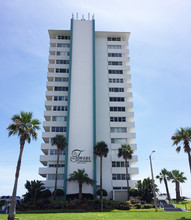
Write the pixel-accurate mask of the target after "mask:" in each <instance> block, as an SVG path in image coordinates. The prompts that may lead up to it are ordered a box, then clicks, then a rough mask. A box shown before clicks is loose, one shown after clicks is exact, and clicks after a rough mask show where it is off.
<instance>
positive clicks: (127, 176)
mask: <svg viewBox="0 0 191 220" xmlns="http://www.w3.org/2000/svg"><path fill="white" fill-rule="evenodd" d="M125 168H126V178H127V200H130V195H129V175H128V174H129V173H128V164H127V159H125Z"/></svg>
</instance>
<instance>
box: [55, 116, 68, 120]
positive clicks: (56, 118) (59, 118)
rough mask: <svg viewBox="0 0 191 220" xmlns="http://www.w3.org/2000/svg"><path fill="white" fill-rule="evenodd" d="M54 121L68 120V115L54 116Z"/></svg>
mask: <svg viewBox="0 0 191 220" xmlns="http://www.w3.org/2000/svg"><path fill="white" fill-rule="evenodd" d="M52 121H67V117H66V116H52Z"/></svg>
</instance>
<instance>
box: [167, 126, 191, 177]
mask: <svg viewBox="0 0 191 220" xmlns="http://www.w3.org/2000/svg"><path fill="white" fill-rule="evenodd" d="M171 139H172V140H173V145H177V146H178V147H177V148H176V151H177V152H178V153H179V152H180V150H181V145H183V148H184V152H185V153H187V154H188V162H189V166H190V173H191V148H190V142H191V128H180V130H177V131H176V133H175V134H174V136H172V137H171Z"/></svg>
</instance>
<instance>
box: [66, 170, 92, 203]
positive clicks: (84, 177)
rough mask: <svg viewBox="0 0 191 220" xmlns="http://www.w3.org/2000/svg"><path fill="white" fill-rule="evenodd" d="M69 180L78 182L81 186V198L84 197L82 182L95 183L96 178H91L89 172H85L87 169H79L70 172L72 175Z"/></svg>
mask: <svg viewBox="0 0 191 220" xmlns="http://www.w3.org/2000/svg"><path fill="white" fill-rule="evenodd" d="M67 180H68V181H69V182H71V181H72V182H78V186H79V199H82V184H83V183H86V184H88V185H89V184H90V185H93V184H94V180H92V179H90V178H89V177H88V174H87V173H85V170H84V169H83V170H80V169H78V171H74V172H73V173H71V174H70V177H69V178H68V179H67Z"/></svg>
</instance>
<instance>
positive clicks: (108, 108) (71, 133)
mask: <svg viewBox="0 0 191 220" xmlns="http://www.w3.org/2000/svg"><path fill="white" fill-rule="evenodd" d="M129 35H130V33H129V32H99V31H95V21H94V18H92V20H91V19H88V20H85V19H84V18H82V19H80V20H78V19H74V18H72V19H71V29H70V30H49V36H50V48H49V64H48V73H47V78H48V81H47V84H46V86H47V91H46V101H45V108H46V110H45V112H44V117H45V121H44V123H43V127H44V132H43V133H42V138H43V141H44V143H43V144H42V146H41V150H42V152H43V155H41V156H40V162H41V163H42V165H43V166H44V167H43V168H40V169H39V174H40V175H41V176H42V177H44V178H45V181H44V183H45V186H46V188H49V189H50V190H53V188H54V183H55V170H56V168H55V167H56V158H57V148H56V146H52V144H51V139H52V138H53V137H55V136H56V135H57V134H63V135H64V136H65V137H66V139H67V143H68V146H67V148H66V150H65V152H61V155H60V164H59V169H58V188H62V189H64V191H65V194H73V193H78V185H77V183H75V182H74V183H72V182H70V183H68V182H67V181H66V179H67V178H68V177H69V175H70V174H71V173H73V172H74V171H77V170H78V169H85V171H86V173H87V174H88V175H89V177H90V178H92V179H94V180H95V181H96V184H95V186H94V187H92V186H89V185H83V192H84V193H92V194H94V195H95V193H96V190H97V189H99V170H100V169H99V158H96V156H95V155H94V153H93V147H94V146H95V144H96V143H97V142H99V141H105V142H106V143H107V145H108V148H109V153H108V156H107V157H106V158H104V159H103V189H105V190H106V191H107V193H108V198H113V199H123V198H124V195H125V196H126V194H125V193H124V191H126V170H125V163H124V160H123V158H118V156H117V154H118V148H120V147H121V144H126V143H127V144H130V145H131V147H132V149H133V150H134V151H135V150H136V144H134V139H135V133H134V132H133V130H134V127H135V124H134V122H133V117H134V113H133V112H132V108H133V102H132V92H131V83H130V81H131V75H130V67H129V50H128V40H129ZM137 160H138V159H137V156H136V155H135V154H134V155H133V158H132V159H131V160H130V161H129V177H128V178H129V179H130V187H134V186H135V183H136V181H135V180H132V177H133V176H134V175H136V174H138V168H136V167H132V165H133V164H134V163H136V162H137Z"/></svg>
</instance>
